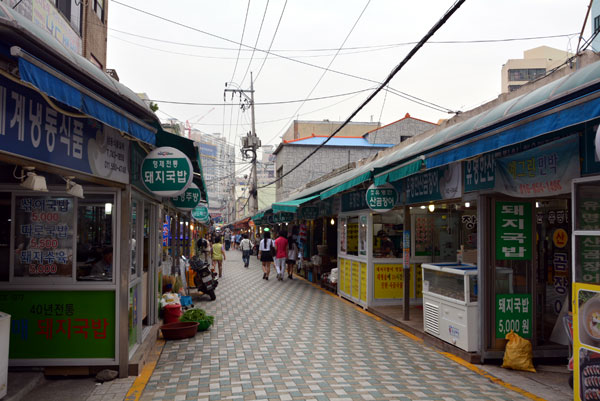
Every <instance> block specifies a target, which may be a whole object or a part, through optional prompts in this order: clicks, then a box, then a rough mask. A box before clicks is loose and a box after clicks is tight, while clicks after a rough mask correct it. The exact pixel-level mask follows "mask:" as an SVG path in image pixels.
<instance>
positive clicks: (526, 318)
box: [496, 294, 533, 338]
mask: <svg viewBox="0 0 600 401" xmlns="http://www.w3.org/2000/svg"><path fill="white" fill-rule="evenodd" d="M532 311H533V305H532V304H531V294H496V338H504V336H505V335H506V334H507V333H510V331H511V330H512V331H514V332H515V333H517V334H518V335H520V336H521V337H523V338H531V332H532V330H533V326H532V325H531V323H532V313H533V312H532Z"/></svg>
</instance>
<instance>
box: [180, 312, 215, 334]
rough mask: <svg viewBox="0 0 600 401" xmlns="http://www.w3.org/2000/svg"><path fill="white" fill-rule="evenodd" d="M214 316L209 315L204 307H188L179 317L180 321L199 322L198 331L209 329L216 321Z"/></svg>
mask: <svg viewBox="0 0 600 401" xmlns="http://www.w3.org/2000/svg"><path fill="white" fill-rule="evenodd" d="M214 319H215V318H214V316H210V315H207V314H206V312H205V311H204V309H200V308H193V309H188V310H187V311H185V312H184V313H183V315H181V317H180V318H179V321H180V322H197V323H198V331H204V330H207V329H208V328H209V327H210V326H211V325H212V324H213V322H214Z"/></svg>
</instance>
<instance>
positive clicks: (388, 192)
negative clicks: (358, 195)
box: [365, 184, 398, 212]
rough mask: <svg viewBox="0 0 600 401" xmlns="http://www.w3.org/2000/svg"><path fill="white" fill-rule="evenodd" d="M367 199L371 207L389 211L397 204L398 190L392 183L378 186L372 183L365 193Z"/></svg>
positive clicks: (380, 210)
mask: <svg viewBox="0 0 600 401" xmlns="http://www.w3.org/2000/svg"><path fill="white" fill-rule="evenodd" d="M365 200H366V203H367V206H369V209H371V210H375V211H378V212H387V211H388V210H392V209H393V208H394V206H396V202H397V201H398V192H397V191H396V188H394V187H393V186H391V185H387V186H381V187H376V186H375V184H372V185H371V186H370V187H369V189H367V192H366V194H365Z"/></svg>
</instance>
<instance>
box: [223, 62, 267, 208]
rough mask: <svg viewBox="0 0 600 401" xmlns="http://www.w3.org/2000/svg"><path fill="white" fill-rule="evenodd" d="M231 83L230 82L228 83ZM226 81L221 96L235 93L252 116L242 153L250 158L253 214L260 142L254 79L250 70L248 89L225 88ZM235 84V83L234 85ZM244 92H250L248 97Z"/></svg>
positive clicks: (255, 205)
mask: <svg viewBox="0 0 600 401" xmlns="http://www.w3.org/2000/svg"><path fill="white" fill-rule="evenodd" d="M230 84H231V83H230ZM227 85H228V84H227V83H225V92H224V93H223V97H225V94H226V93H227V92H231V98H232V99H233V96H234V95H235V94H236V93H237V94H238V95H239V97H240V107H241V108H242V111H246V110H247V109H251V110H250V112H251V118H252V131H250V132H249V133H248V135H247V136H245V137H242V149H241V151H242V155H243V156H244V158H250V157H251V158H252V170H251V171H250V191H249V194H248V196H249V198H248V210H249V212H250V214H252V215H254V214H256V213H257V212H258V177H257V172H256V159H257V154H256V152H257V150H258V148H260V146H261V143H260V139H258V136H257V135H256V124H255V121H254V80H253V78H252V72H250V90H247V89H240V88H239V87H238V88H235V89H229V88H227ZM234 85H235V84H234ZM236 86H237V85H236ZM246 93H250V97H248V95H247V94H246Z"/></svg>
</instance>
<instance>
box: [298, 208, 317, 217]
mask: <svg viewBox="0 0 600 401" xmlns="http://www.w3.org/2000/svg"><path fill="white" fill-rule="evenodd" d="M318 216H319V208H318V207H317V206H303V207H301V208H300V209H299V211H298V217H299V218H300V219H303V220H314V219H316V218H317V217H318Z"/></svg>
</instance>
